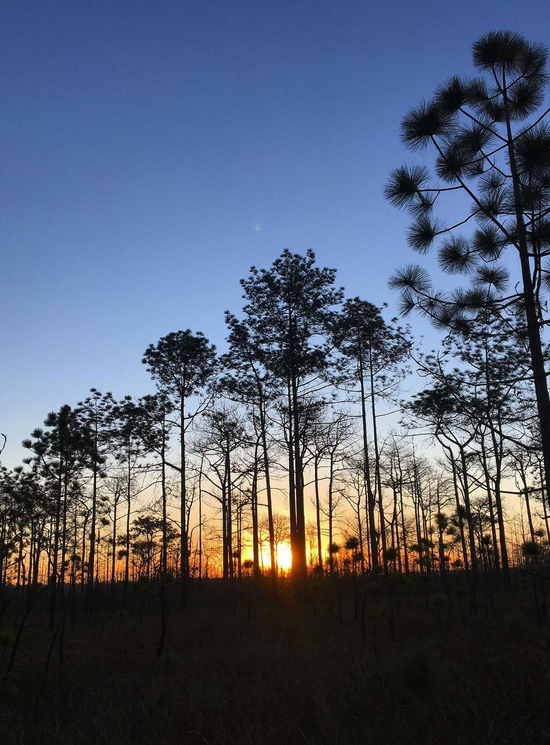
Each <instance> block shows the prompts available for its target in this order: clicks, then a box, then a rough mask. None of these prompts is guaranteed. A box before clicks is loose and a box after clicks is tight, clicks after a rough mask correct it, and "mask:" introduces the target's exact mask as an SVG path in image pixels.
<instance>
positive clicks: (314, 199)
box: [0, 0, 550, 465]
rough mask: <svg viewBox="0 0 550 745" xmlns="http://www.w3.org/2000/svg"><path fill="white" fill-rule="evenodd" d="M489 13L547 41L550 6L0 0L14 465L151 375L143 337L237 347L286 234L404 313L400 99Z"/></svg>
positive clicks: (5, 345) (8, 405)
mask: <svg viewBox="0 0 550 745" xmlns="http://www.w3.org/2000/svg"><path fill="white" fill-rule="evenodd" d="M495 29H512V30H516V31H519V32H521V33H523V34H525V36H527V37H528V38H529V39H531V40H533V41H541V42H545V43H549V42H550V38H549V37H548V32H549V30H550V4H549V3H548V2H547V0H544V1H543V0H537V1H529V0H524V1H523V2H516V1H512V0H490V2H483V3H480V2H473V1H471V0H462V1H461V2H447V1H446V0H414V1H412V0H411V1H410V2H407V1H405V0H401V1H398V0H386V1H385V2H373V1H371V2H369V1H368V0H333V1H332V2H327V1H325V0H269V1H268V0H194V1H191V0H148V1H142V0H93V1H91V0H65V1H63V2H61V1H59V0H3V2H2V4H1V6H0V60H1V71H2V72H1V75H0V89H1V95H2V105H1V108H0V131H1V133H2V136H1V140H0V143H1V145H0V146H1V148H2V164H3V165H2V170H1V174H0V205H1V207H0V240H1V246H2V262H1V266H0V334H1V338H0V343H1V350H2V355H1V359H0V382H1V384H0V431H2V432H5V433H6V434H7V436H8V445H7V447H6V450H5V452H4V456H3V462H4V464H5V465H14V464H16V463H17V462H18V461H19V460H20V458H21V457H22V455H23V454H24V451H22V449H21V448H20V441H21V440H22V439H23V437H26V436H27V435H28V433H29V432H30V431H31V430H32V429H33V428H34V427H36V426H39V425H40V424H41V423H42V421H43V419H44V418H45V416H46V414H47V413H48V411H50V410H55V409H59V407H60V406H61V405H62V404H64V403H69V404H71V405H74V404H75V403H76V402H77V401H79V400H81V399H82V398H84V397H85V396H86V394H87V392H88V390H89V389H90V388H91V387H92V386H94V387H96V388H98V389H99V390H101V391H106V390H111V391H112V392H113V393H114V395H115V396H116V397H117V398H118V397H122V396H123V395H125V394H127V393H130V394H133V395H141V394H143V393H147V392H150V391H152V388H153V386H152V384H151V382H150V380H149V378H148V376H147V373H146V371H145V367H144V366H143V365H142V364H141V362H140V360H141V355H142V353H143V351H144V350H145V348H146V347H147V345H148V344H149V343H151V342H156V341H157V340H158V339H159V338H160V337H161V336H163V335H165V334H167V333H169V332H170V331H176V330H178V329H186V328H191V329H192V330H194V331H199V330H201V331H203V332H204V333H205V334H206V335H207V336H208V337H209V338H210V340H211V341H212V342H214V343H215V344H217V345H218V346H219V347H222V348H223V340H224V336H225V327H224V322H223V311H224V310H226V309H229V310H231V311H233V312H236V313H237V314H238V313H239V311H240V308H241V306H242V303H241V292H240V287H239V279H240V278H242V277H245V276H246V275H247V273H248V269H249V267H250V266H251V265H252V264H255V265H257V266H260V267H267V266H269V265H270V264H271V263H272V262H273V260H274V259H275V258H276V257H277V256H278V255H279V254H280V253H281V251H282V250H283V249H284V248H289V249H291V250H292V251H295V252H304V251H305V250H306V249H307V248H313V250H314V251H315V252H316V254H317V258H318V261H319V263H320V264H321V265H327V266H333V267H337V268H338V270H339V272H338V278H339V283H340V284H341V285H344V286H345V287H346V291H347V294H348V295H350V296H354V295H360V296H362V297H363V298H365V299H367V300H370V301H371V302H374V303H376V304H381V303H382V302H384V301H387V302H389V303H390V310H392V311H393V312H395V307H396V298H395V297H394V296H393V295H391V294H390V293H389V291H388V290H387V279H388V276H389V275H390V274H391V272H392V270H393V269H394V268H396V267H397V266H399V265H401V264H404V263H407V262H410V261H413V260H415V258H416V257H415V256H414V254H413V253H412V252H411V251H410V249H409V248H408V247H407V246H406V244H405V241H404V230H405V227H406V225H407V217H406V215H404V214H401V213H399V212H398V211H396V210H395V209H394V208H392V207H391V206H390V205H389V204H387V203H385V202H384V200H383V196H382V190H383V186H384V183H385V181H386V178H387V174H388V172H389V171H390V170H391V169H392V168H393V167H395V166H397V165H401V164H402V163H403V162H407V163H414V162H415V161H416V160H418V158H417V157H415V155H414V154H412V155H411V154H409V153H407V152H406V151H405V150H404V148H403V146H402V145H401V143H400V141H399V123H400V120H401V117H402V116H403V115H404V114H405V113H406V111H407V109H408V108H409V107H410V106H411V105H414V104H416V103H418V101H419V100H420V99H422V98H424V97H429V96H430V95H431V93H432V92H433V90H434V88H435V87H436V86H437V85H438V84H440V83H441V82H443V81H444V80H445V79H446V78H448V77H449V76H450V75H452V74H455V73H459V74H465V75H467V74H469V73H471V72H472V70H471V44H472V41H474V40H475V39H476V38H477V37H478V36H479V35H480V34H482V33H484V32H486V31H489V30H495ZM415 323H416V321H415Z"/></svg>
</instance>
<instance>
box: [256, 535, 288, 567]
mask: <svg viewBox="0 0 550 745" xmlns="http://www.w3.org/2000/svg"><path fill="white" fill-rule="evenodd" d="M275 564H276V566H277V571H278V572H279V573H281V572H282V573H285V574H286V572H290V570H291V569H292V549H291V548H290V543H288V542H287V541H283V542H281V543H277V545H276V546H275ZM261 566H262V569H264V570H266V569H269V568H270V567H271V557H270V554H269V544H267V545H264V546H262V550H261Z"/></svg>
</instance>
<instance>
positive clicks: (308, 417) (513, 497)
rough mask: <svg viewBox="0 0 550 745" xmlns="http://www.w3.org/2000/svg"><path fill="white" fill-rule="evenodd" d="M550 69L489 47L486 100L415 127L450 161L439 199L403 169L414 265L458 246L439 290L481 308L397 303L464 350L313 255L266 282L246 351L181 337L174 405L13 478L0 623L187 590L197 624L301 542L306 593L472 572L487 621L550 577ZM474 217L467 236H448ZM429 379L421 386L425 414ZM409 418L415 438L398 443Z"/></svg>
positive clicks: (48, 444) (6, 478)
mask: <svg viewBox="0 0 550 745" xmlns="http://www.w3.org/2000/svg"><path fill="white" fill-rule="evenodd" d="M546 60H547V53H546V50H545V49H544V48H543V47H541V46H537V45H533V44H530V43H529V42H527V41H526V40H524V39H523V38H522V37H520V36H519V35H517V34H513V33H510V32H497V33H491V34H488V35H486V36H484V37H482V38H481V39H480V40H479V41H478V42H476V44H475V45H474V63H475V65H476V67H477V68H478V70H479V71H480V73H481V74H482V75H484V77H479V78H474V79H471V80H464V79H461V78H458V77H456V78H452V79H451V80H450V81H449V82H447V83H446V84H445V85H443V86H442V87H441V88H440V89H439V90H438V91H437V92H436V94H435V96H434V98H433V99H432V100H431V101H428V102H424V103H422V104H421V105H420V106H419V107H417V108H415V109H412V110H411V111H410V112H409V113H408V114H407V115H406V117H405V118H404V120H403V126H402V136H403V141H404V142H405V144H407V145H408V146H409V147H410V148H411V149H412V150H424V149H426V148H427V147H432V148H433V149H434V152H435V158H436V159H435V167H434V174H435V178H434V177H433V176H431V174H430V171H429V169H428V167H427V166H426V165H422V166H418V167H402V168H398V169H396V170H395V171H394V172H393V173H392V174H391V176H390V179H389V182H388V184H387V187H386V195H387V197H388V199H389V200H390V201H391V202H393V203H394V204H395V205H396V206H398V207H405V208H407V209H409V210H410V212H411V215H412V224H411V227H410V230H409V233H408V239H409V243H410V244H411V246H412V247H413V248H414V249H415V250H417V251H419V252H420V253H424V252H426V251H427V250H428V249H429V248H430V246H431V245H432V244H433V243H434V242H438V261H439V265H440V267H441V268H442V269H443V270H444V271H445V272H447V273H450V274H459V275H460V274H463V275H466V276H467V277H468V278H469V280H470V284H469V286H467V287H466V288H458V289H456V290H453V291H446V292H444V291H438V290H437V289H436V288H435V287H434V285H433V283H432V280H431V278H430V276H429V275H428V273H427V272H426V270H425V269H424V268H423V267H421V266H417V265H411V266H408V267H406V268H404V269H402V270H399V271H398V272H397V273H396V274H395V275H394V276H393V277H392V279H391V281H390V284H391V286H392V287H393V288H395V289H398V290H400V291H401V295H402V307H401V310H402V312H403V313H404V314H407V313H410V312H412V311H414V310H418V311H419V312H420V313H421V314H423V315H425V316H427V317H429V318H430V319H431V320H432V321H433V322H434V324H435V325H436V326H437V328H439V329H440V330H441V331H442V333H443V335H444V338H443V341H442V344H441V347H440V348H439V349H438V350H436V351H433V352H425V351H424V352H423V351H422V350H421V349H419V346H418V344H417V343H416V342H415V341H414V339H413V338H412V335H411V332H410V329H409V328H408V327H402V326H400V325H399V324H398V321H397V320H396V319H393V320H386V319H385V318H384V308H379V307H377V306H375V305H373V304H372V303H370V302H368V301H367V300H363V299H361V298H358V297H355V298H346V297H345V293H344V290H343V289H342V288H340V287H338V286H337V284H336V270H334V269H329V268H323V267H319V266H318V265H317V264H316V261H315V255H314V253H313V251H311V250H309V251H307V252H306V253H305V254H304V255H301V254H296V253H292V252H291V251H289V250H285V251H283V253H282V254H281V255H280V256H279V257H278V258H277V259H276V260H275V261H274V262H273V264H272V265H271V266H270V267H269V268H267V269H259V268H256V267H252V268H251V269H250V272H249V275H248V277H246V278H245V279H243V280H241V286H242V291H243V300H244V304H243V307H242V309H241V311H240V313H239V314H233V313H231V312H227V313H226V326H227V351H225V352H224V353H223V354H221V355H219V354H217V352H216V349H215V347H214V345H213V344H211V343H210V341H209V340H208V339H207V338H206V337H205V336H204V335H203V334H202V333H200V332H193V331H191V330H189V329H188V330H185V331H176V332H172V333H169V334H167V335H166V336H164V337H162V338H161V339H160V340H158V342H156V343H152V344H151V345H150V346H149V347H148V348H147V349H146V350H145V352H144V355H143V360H142V361H143V363H144V364H145V365H146V368H147V371H148V372H149V374H150V376H151V378H152V380H153V381H154V383H155V386H156V392H155V393H154V394H152V395H144V396H142V397H139V398H136V397H132V396H126V397H124V398H123V399H122V400H115V399H114V397H113V396H112V395H111V394H110V393H101V392H99V391H97V390H95V389H92V390H91V391H90V395H89V396H88V397H87V398H85V399H84V400H83V401H82V402H80V403H78V404H76V405H74V406H70V405H65V406H63V407H61V409H60V410H59V411H58V412H52V413H50V414H49V415H48V416H47V418H46V420H45V422H44V426H43V427H41V428H37V429H35V430H34V431H33V432H32V433H31V435H30V437H29V438H28V439H27V440H25V442H24V446H25V447H26V448H27V449H28V450H29V457H28V458H26V459H25V461H24V463H23V465H22V466H20V467H16V468H14V469H11V470H8V469H6V468H3V469H2V472H1V480H0V578H1V582H0V591H1V593H2V598H0V607H1V605H2V603H7V602H9V599H10V597H11V594H10V592H9V591H8V590H9V589H10V588H11V587H13V586H15V587H18V588H21V587H23V588H27V589H28V597H29V603H30V602H31V598H34V597H36V596H37V594H38V593H37V590H38V589H39V588H40V589H41V590H44V592H41V593H40V597H41V598H42V602H45V603H47V610H48V616H49V623H50V627H51V628H52V629H53V628H54V626H55V622H56V616H57V614H58V612H59V609H60V607H63V608H67V607H71V604H76V603H78V604H82V605H83V606H84V608H86V609H92V608H93V607H94V606H95V604H96V603H97V602H98V599H99V598H102V599H104V598H106V597H114V598H116V599H117V602H120V603H122V604H125V603H127V602H128V593H129V588H130V587H131V585H132V583H133V582H134V581H135V580H140V581H152V580H153V579H154V580H155V581H156V582H158V583H159V587H160V597H161V610H162V615H163V618H164V617H165V615H166V593H167V589H166V588H167V586H168V585H169V584H170V583H171V582H173V581H174V580H176V581H177V593H178V597H179V603H180V605H181V607H184V606H185V603H186V600H187V593H188V588H189V586H190V583H193V582H195V581H198V582H200V581H201V580H203V579H204V578H206V577H211V576H217V575H219V576H221V577H222V578H224V579H225V580H227V581H232V580H235V579H239V578H242V577H244V576H246V575H248V574H251V575H255V576H257V577H259V576H260V575H262V574H265V575H267V576H268V577H270V578H271V581H272V583H273V586H275V585H276V583H277V575H278V568H279V567H278V564H279V558H278V553H279V551H280V546H281V544H284V543H285V542H286V541H287V540H288V541H289V543H290V546H291V551H292V581H293V584H294V586H295V588H296V591H297V592H301V588H302V589H303V588H304V587H305V583H306V580H307V577H308V575H312V574H314V575H317V576H320V575H323V574H329V575H336V574H342V573H343V574H349V575H351V576H353V577H355V576H356V575H368V574H381V575H389V574H392V573H397V572H399V573H403V574H409V573H413V572H414V573H419V574H425V575H428V574H433V573H438V574H439V575H440V576H441V577H442V578H445V577H446V576H447V575H448V574H449V573H450V572H453V571H456V572H464V573H465V575H466V576H467V577H468V583H469V586H470V588H471V592H472V597H475V593H476V588H477V586H478V584H479V577H480V574H481V573H483V572H491V573H493V574H495V575H496V576H498V577H499V578H501V580H502V583H503V585H504V586H506V585H508V584H509V583H510V573H511V569H512V567H514V566H516V565H518V564H519V563H521V562H523V563H529V564H530V566H532V565H535V564H536V565H540V563H541V562H543V561H545V560H546V559H547V554H548V545H549V542H550V524H549V490H548V479H549V478H550V429H549V427H550V400H549V397H548V387H547V373H546V365H547V359H548V349H547V346H546V343H545V341H544V328H545V326H546V323H547V318H546V304H545V300H544V289H545V287H546V286H547V285H548V284H549V280H548V277H549V269H548V265H547V264H546V263H545V260H546V258H547V256H548V250H549V249H548V246H549V244H550V231H549V229H548V226H549V221H548V212H549V203H550V201H549V197H550V191H549V190H550V130H548V126H547V124H546V122H545V116H546V114H547V113H548V110H546V111H543V112H541V111H540V107H541V105H542V102H543V96H544V89H545V86H546V83H547V72H546ZM530 117H532V119H531V121H529V122H528V123H526V120H527V119H529V118H530ZM464 195H465V196H466V197H467V199H466V200H464V198H463V197H464ZM456 197H460V198H459V200H458V206H459V208H460V209H464V204H468V205H469V206H467V207H466V211H465V214H464V215H461V216H460V217H459V218H457V219H456V220H455V221H453V222H452V223H451V224H447V223H444V222H442V221H441V220H440V219H438V218H436V217H434V210H435V208H436V206H438V204H439V203H440V202H441V201H442V200H443V199H445V198H450V199H453V198H456ZM514 249H515V251H514ZM512 254H514V255H517V257H518V264H519V269H518V271H516V275H513V274H512V273H513V272H514V271H515V268H514V265H513V261H512V259H511V255H512ZM509 255H510V258H508V256H509ZM511 275H512V276H511ZM411 370H415V371H416V372H417V373H419V375H420V379H421V385H420V387H419V390H418V392H417V393H415V394H414V395H412V396H411V397H409V398H408V399H407V400H403V396H404V393H403V386H402V383H403V381H404V380H406V379H408V380H410V378H409V377H408V376H409V375H410V373H411ZM394 410H398V411H399V412H400V425H399V427H394V428H393V429H390V428H388V427H385V426H382V421H383V419H382V417H384V416H385V415H386V414H388V413H389V412H390V411H394ZM419 436H421V437H420V439H419ZM426 442H427V443H431V444H433V451H430V452H431V453H433V454H431V455H430V457H428V456H427V454H426V453H427V452H428V451H426V450H425V449H423V447H422V446H421V445H420V443H426ZM436 448H437V449H436ZM282 513H284V515H283V514H282ZM264 547H265V548H266V551H264ZM161 646H162V645H161Z"/></svg>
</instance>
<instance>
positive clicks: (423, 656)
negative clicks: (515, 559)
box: [0, 588, 550, 745]
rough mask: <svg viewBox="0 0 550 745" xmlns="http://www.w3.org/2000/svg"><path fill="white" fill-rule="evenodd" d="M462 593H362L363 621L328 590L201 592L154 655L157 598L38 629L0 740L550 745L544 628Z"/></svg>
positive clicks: (10, 682) (0, 716)
mask: <svg viewBox="0 0 550 745" xmlns="http://www.w3.org/2000/svg"><path fill="white" fill-rule="evenodd" d="M338 594H341V593H340V592H339V593H338ZM360 601H361V598H360ZM464 602H465V601H464V598H463V597H460V596H458V598H457V599H455V602H454V603H453V606H452V610H451V612H450V613H449V609H448V605H447V601H446V599H445V598H443V597H441V596H435V597H427V596H425V595H424V594H423V593H422V592H412V591H407V592H406V593H404V592H401V593H397V595H394V596H393V600H392V599H388V598H387V597H384V596H381V595H378V596H375V597H374V598H372V597H368V602H367V603H366V608H365V616H364V624H362V622H361V613H360V610H361V604H360V606H359V612H358V614H357V616H358V617H357V619H355V618H354V616H355V612H354V602H353V598H352V597H351V594H350V596H349V597H345V592H344V598H343V599H341V601H340V603H339V602H338V597H337V593H336V592H334V590H333V588H329V589H328V590H327V589H325V588H323V589H322V592H321V593H320V594H318V596H317V598H316V602H315V604H313V602H312V600H311V599H310V601H309V602H306V603H298V602H294V603H293V602H290V601H288V600H285V599H284V598H283V599H282V601H281V602H280V603H279V604H278V605H273V604H271V603H269V602H267V601H265V600H264V601H263V602H260V600H257V601H256V602H255V601H251V602H250V607H249V604H248V603H247V602H246V601H242V602H241V601H239V602H237V604H236V605H234V604H233V603H232V602H229V601H228V602H219V601H218V602H208V600H206V601H201V602H195V603H194V604H193V605H192V606H191V607H190V608H188V610H186V611H185V612H183V613H180V612H175V611H174V612H172V613H171V615H170V618H169V633H168V640H167V645H166V649H165V652H164V653H163V654H162V656H161V657H160V658H159V659H156V658H155V649H156V645H157V639H158V631H159V621H158V616H157V614H156V613H154V612H153V608H150V609H149V610H148V611H147V612H145V613H143V614H141V618H140V614H139V613H137V612H136V613H131V612H130V613H126V612H121V611H113V610H111V611H108V610H105V611H102V612H100V613H98V614H97V616H96V617H94V618H93V619H90V618H85V617H79V618H78V621H77V623H76V625H72V624H71V622H70V619H69V618H68V617H67V619H66V624H65V629H64V634H63V645H62V649H61V650H60V649H59V643H60V638H61V635H60V633H58V635H57V637H56V638H55V640H53V644H52V636H50V635H48V633H47V631H46V629H45V624H43V623H42V624H38V625H33V626H32V627H30V628H28V629H27V630H26V631H25V634H24V638H23V639H22V642H21V648H20V651H19V653H18V658H17V664H16V666H15V668H14V671H13V673H12V674H11V675H9V676H7V677H5V678H4V681H3V686H2V692H1V699H0V707H1V708H0V743H5V744H6V745H23V744H24V745H35V744H39V743H56V744H57V743H59V745H65V744H69V743H94V744H96V743H97V744H98V745H99V744H100V743H109V744H111V743H112V744H117V745H125V744H126V743H128V744H132V745H138V743H139V744H141V743H143V744H145V743H159V744H162V743H184V744H187V743H189V744H190V745H191V744H192V743H193V744H195V743H196V744H197V745H198V744H199V743H203V744H204V743H210V745H218V744H220V745H221V744H224V745H226V744H227V745H229V744H231V745H245V744H246V743H254V744H256V743H257V744H262V745H275V744H277V745H281V744H283V745H284V744H285V743H289V744H291V743H309V745H325V744H326V745H338V744H342V745H347V744H348V743H350V744H351V743H370V742H373V743H374V742H376V743H402V744H403V745H405V744H406V743H424V742H426V743H446V744H447V743H448V744H452V743H464V744H468V745H470V744H472V743H495V745H496V744H497V743H498V744H499V745H503V744H505V743H510V745H517V744H519V743H547V742H550V725H549V722H550V646H549V638H550V637H549V635H548V629H546V628H544V627H543V628H541V627H540V626H538V625H537V624H536V621H535V619H534V617H532V614H531V613H530V612H529V611H528V610H525V609H524V607H523V606H522V603H521V602H520V601H518V599H517V596H511V595H508V594H501V595H498V594H497V595H496V596H495V597H493V605H492V608H482V609H480V610H479V611H478V612H477V614H474V613H472V611H471V610H470V609H468V610H464V608H463V605H464ZM461 608H462V610H461ZM392 614H393V618H394V621H393V638H392V633H391V623H390V621H391V617H392ZM5 639H6V635H5ZM5 643H6V648H5V650H4V656H5V658H7V655H8V654H9V640H8V641H7V642H5ZM50 647H51V649H52V654H51V658H50V661H49V666H48V669H47V670H46V661H47V657H48V651H49V649H50ZM60 651H61V652H62V654H63V658H62V659H61V658H60Z"/></svg>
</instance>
